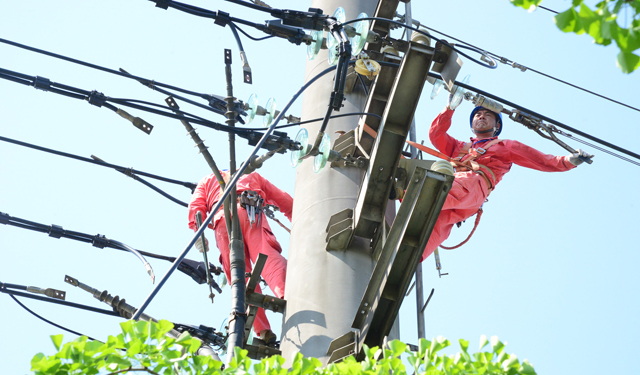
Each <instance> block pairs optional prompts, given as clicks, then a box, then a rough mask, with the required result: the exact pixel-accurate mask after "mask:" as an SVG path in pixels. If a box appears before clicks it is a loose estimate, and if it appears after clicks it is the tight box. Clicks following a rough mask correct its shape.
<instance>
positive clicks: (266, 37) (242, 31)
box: [235, 25, 275, 42]
mask: <svg viewBox="0 0 640 375" xmlns="http://www.w3.org/2000/svg"><path fill="white" fill-rule="evenodd" d="M235 26H236V29H238V31H240V32H241V33H243V34H244V36H246V37H247V38H249V39H251V40H253V41H256V42H260V41H263V40H267V39H271V38H275V35H267V36H264V37H262V38H256V37H254V36H251V35H249V34H248V33H247V32H246V31H244V30H242V28H241V27H240V26H238V25H235Z"/></svg>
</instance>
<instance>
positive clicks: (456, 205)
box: [421, 96, 593, 260]
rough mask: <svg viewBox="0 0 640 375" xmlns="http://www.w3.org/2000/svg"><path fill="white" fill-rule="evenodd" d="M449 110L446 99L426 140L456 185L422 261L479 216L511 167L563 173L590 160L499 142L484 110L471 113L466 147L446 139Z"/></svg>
mask: <svg viewBox="0 0 640 375" xmlns="http://www.w3.org/2000/svg"><path fill="white" fill-rule="evenodd" d="M450 106H451V96H450V97H449V104H448V105H447V107H445V109H444V110H443V111H442V112H440V114H439V115H438V116H437V117H436V118H435V120H433V123H432V124H431V128H430V129H429V139H430V140H431V143H432V144H433V145H434V146H435V147H436V148H437V149H438V150H439V151H440V152H441V153H443V154H445V155H447V156H450V157H451V158H454V160H455V161H454V162H453V164H454V169H455V171H456V172H455V179H454V181H453V185H452V187H451V190H450V191H449V194H448V195H447V198H446V200H445V202H444V206H443V207H442V211H441V212H440V216H438V220H437V221H436V224H435V227H434V228H433V232H432V233H431V237H430V238H429V242H428V243H427V247H426V248H425V250H424V253H423V254H422V259H421V260H424V259H426V258H427V257H428V256H429V255H431V253H433V251H434V250H435V249H436V248H437V247H438V246H440V244H441V243H442V242H443V241H444V240H446V239H447V237H449V234H450V233H451V228H452V227H453V225H454V224H456V223H459V222H462V221H464V220H466V219H468V218H469V217H471V216H473V215H474V214H475V213H481V207H482V204H483V203H484V202H485V200H486V199H487V197H488V196H489V193H490V192H491V191H493V190H494V189H495V187H496V185H497V184H498V183H499V182H500V181H501V180H502V177H503V176H504V175H505V174H506V173H507V172H509V170H510V169H511V166H512V164H517V165H520V166H523V167H526V168H531V169H536V170H539V171H543V172H564V171H568V170H570V169H573V168H575V167H576V166H578V165H579V164H581V163H582V162H583V160H582V159H581V158H580V157H582V158H591V157H593V155H589V154H587V153H585V152H584V151H582V150H580V149H578V150H577V151H576V152H575V153H573V154H571V155H568V156H553V155H547V154H543V153H541V152H540V151H538V150H536V149H534V148H531V147H529V146H527V145H524V144H522V143H520V142H518V141H512V140H501V139H498V135H500V133H501V132H502V127H503V123H502V116H501V115H500V114H499V113H496V112H492V111H490V110H488V109H486V108H484V107H475V108H474V109H473V111H471V116H470V118H469V122H470V124H471V131H472V132H473V133H474V134H475V137H472V138H471V141H470V142H462V141H458V140H456V139H454V138H453V137H451V136H450V135H448V134H447V131H448V130H449V127H450V126H451V117H452V116H453V113H454V110H455V108H453V109H452V108H451V107H450Z"/></svg>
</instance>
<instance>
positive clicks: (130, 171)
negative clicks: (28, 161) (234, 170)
mask: <svg viewBox="0 0 640 375" xmlns="http://www.w3.org/2000/svg"><path fill="white" fill-rule="evenodd" d="M0 141H3V142H8V143H13V144H15V145H18V146H23V147H28V148H31V149H34V150H38V151H43V152H47V153H50V154H54V155H59V156H64V157H67V158H71V159H76V160H80V161H84V162H87V163H91V164H95V165H100V166H103V167H107V168H112V169H115V170H117V171H118V172H122V173H124V174H126V175H127V176H130V175H131V176H133V175H141V176H145V177H149V178H153V179H156V180H160V181H164V182H168V183H170V184H177V185H181V186H184V187H186V188H188V189H190V190H191V192H193V191H194V190H195V188H196V186H197V184H195V183H193V182H185V181H179V180H174V179H171V178H167V177H162V176H158V175H155V174H151V173H147V172H143V171H139V170H137V169H133V168H126V167H122V166H119V165H116V164H110V163H106V162H104V161H101V160H94V159H90V158H85V157H84V156H79V155H74V154H70V153H67V152H62V151H57V150H54V149H51V148H46V147H42V146H37V145H34V144H31V143H27V142H22V141H18V140H15V139H11V138H7V137H2V136H0Z"/></svg>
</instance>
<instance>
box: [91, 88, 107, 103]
mask: <svg viewBox="0 0 640 375" xmlns="http://www.w3.org/2000/svg"><path fill="white" fill-rule="evenodd" d="M88 100H89V104H92V105H95V106H96V107H102V106H103V105H104V103H105V102H106V101H107V97H106V96H104V94H103V93H101V92H98V91H96V90H93V91H91V94H89V98H88Z"/></svg>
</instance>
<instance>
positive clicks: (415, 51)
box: [354, 43, 433, 238]
mask: <svg viewBox="0 0 640 375" xmlns="http://www.w3.org/2000/svg"><path fill="white" fill-rule="evenodd" d="M432 58H433V51H432V50H431V49H429V48H428V47H427V46H425V45H422V44H417V43H412V44H411V46H410V48H409V50H408V51H407V53H406V54H405V55H404V57H403V59H402V63H401V64H400V69H399V70H398V75H397V77H396V79H395V81H394V83H393V87H392V89H391V92H390V93H389V101H388V102H387V105H386V107H385V111H384V114H383V116H382V122H381V125H380V128H379V129H378V135H377V137H376V140H375V143H374V146H373V150H372V152H371V159H370V161H369V168H368V170H367V173H366V174H365V177H364V181H363V184H362V189H361V190H360V193H359V195H358V201H357V203H356V207H355V210H354V228H355V231H354V234H355V235H356V236H360V237H365V238H373V237H374V234H375V232H376V230H377V229H378V228H379V227H380V224H381V223H382V221H383V218H384V211H385V208H386V204H387V201H388V200H389V192H390V190H391V185H392V180H393V178H394V176H395V171H396V168H397V165H398V161H399V160H400V154H401V152H402V149H403V147H404V142H405V141H406V139H407V135H408V134H409V129H410V128H411V121H412V120H413V115H414V113H415V110H416V107H417V105H418V101H419V99H420V94H421V92H422V88H423V87H424V82H425V79H426V77H427V74H428V73H429V67H430V65H431V60H432Z"/></svg>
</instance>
